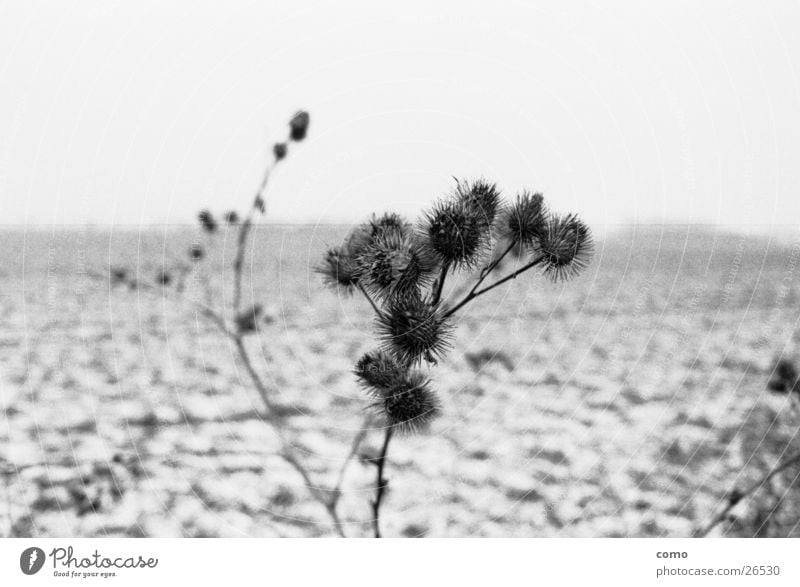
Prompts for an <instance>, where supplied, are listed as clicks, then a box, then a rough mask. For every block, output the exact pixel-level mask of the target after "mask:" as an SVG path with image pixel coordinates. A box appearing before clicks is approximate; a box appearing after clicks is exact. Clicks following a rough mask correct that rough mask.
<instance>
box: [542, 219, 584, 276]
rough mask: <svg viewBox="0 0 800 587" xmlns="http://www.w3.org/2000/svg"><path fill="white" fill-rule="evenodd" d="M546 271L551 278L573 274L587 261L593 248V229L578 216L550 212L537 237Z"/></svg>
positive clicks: (581, 268)
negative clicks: (543, 227)
mask: <svg viewBox="0 0 800 587" xmlns="http://www.w3.org/2000/svg"><path fill="white" fill-rule="evenodd" d="M538 250H539V253H540V254H541V255H542V262H543V266H544V273H545V275H547V276H549V277H550V278H551V279H552V280H553V281H558V280H563V279H570V278H572V277H575V276H576V275H577V274H578V273H580V272H581V271H582V270H583V269H585V268H586V267H587V266H588V265H589V260H590V259H591V257H592V253H593V252H594V243H593V241H592V233H591V231H590V230H589V227H588V226H586V225H585V224H584V223H583V222H581V220H580V219H578V217H577V216H575V215H574V214H569V215H567V216H563V217H561V216H553V217H552V218H550V219H549V220H548V221H547V225H546V228H545V231H544V234H543V235H542V237H541V238H540V239H539V247H538Z"/></svg>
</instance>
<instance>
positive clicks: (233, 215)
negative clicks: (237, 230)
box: [225, 210, 239, 224]
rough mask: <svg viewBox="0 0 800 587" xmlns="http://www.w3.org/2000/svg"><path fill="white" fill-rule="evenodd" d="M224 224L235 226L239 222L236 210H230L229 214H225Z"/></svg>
mask: <svg viewBox="0 0 800 587" xmlns="http://www.w3.org/2000/svg"><path fill="white" fill-rule="evenodd" d="M225 222H227V223H228V224H236V223H237V222H239V214H238V213H237V212H236V210H230V211H229V212H226V213H225Z"/></svg>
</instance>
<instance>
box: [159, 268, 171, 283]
mask: <svg viewBox="0 0 800 587" xmlns="http://www.w3.org/2000/svg"><path fill="white" fill-rule="evenodd" d="M171 282H172V275H171V274H170V273H169V271H164V270H162V271H159V272H158V274H157V275H156V283H159V284H161V285H169V284H170V283H171Z"/></svg>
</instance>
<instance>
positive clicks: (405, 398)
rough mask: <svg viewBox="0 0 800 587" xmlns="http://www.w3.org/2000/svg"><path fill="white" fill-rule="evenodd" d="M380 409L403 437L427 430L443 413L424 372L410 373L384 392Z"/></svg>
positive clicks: (379, 403) (387, 420) (378, 405)
mask: <svg viewBox="0 0 800 587" xmlns="http://www.w3.org/2000/svg"><path fill="white" fill-rule="evenodd" d="M377 407H378V408H379V410H380V411H381V412H382V413H383V416H384V417H385V418H386V423H387V424H388V425H389V426H392V427H394V428H395V430H397V431H398V432H400V433H403V434H414V433H415V432H419V431H422V430H424V429H425V428H427V427H428V426H429V425H430V423H431V422H432V421H433V420H434V419H435V418H436V417H437V416H438V415H439V414H440V412H441V404H440V402H439V398H437V397H436V394H435V393H434V391H433V390H432V389H431V388H430V382H429V381H428V380H426V379H425V377H424V376H423V375H422V374H421V373H409V374H408V376H407V377H404V378H403V379H401V380H400V381H398V382H396V383H395V384H394V385H393V386H392V387H390V388H389V389H386V390H384V392H383V394H382V398H381V400H380V401H379V402H378V404H377Z"/></svg>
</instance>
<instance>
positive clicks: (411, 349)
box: [377, 296, 452, 366]
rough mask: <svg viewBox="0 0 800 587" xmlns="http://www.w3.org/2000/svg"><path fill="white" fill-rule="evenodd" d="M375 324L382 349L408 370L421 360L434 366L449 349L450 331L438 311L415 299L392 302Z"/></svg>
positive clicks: (411, 297) (398, 299)
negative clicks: (381, 342) (382, 345)
mask: <svg viewBox="0 0 800 587" xmlns="http://www.w3.org/2000/svg"><path fill="white" fill-rule="evenodd" d="M377 320H378V323H377V329H378V332H379V333H380V336H381V338H382V339H383V342H384V349H385V350H386V351H387V352H388V353H390V354H391V355H392V356H393V357H394V359H395V360H397V361H398V362H399V363H400V364H401V365H404V366H410V365H413V364H414V363H417V362H419V361H421V360H422V359H423V358H424V359H426V360H427V361H429V362H434V361H436V359H437V358H438V357H441V356H442V355H444V353H445V352H446V351H447V350H448V349H449V347H450V337H451V333H452V327H451V326H450V324H449V323H448V322H447V320H445V319H444V318H443V317H442V314H441V312H440V311H439V310H438V309H437V308H432V307H431V306H429V305H428V304H426V303H425V302H424V301H423V300H422V299H420V298H419V297H418V296H410V297H405V298H397V299H395V300H391V301H390V303H389V307H388V308H387V311H385V312H383V313H382V314H381V315H380V316H378V318H377Z"/></svg>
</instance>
